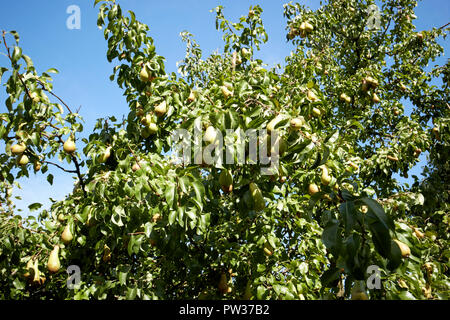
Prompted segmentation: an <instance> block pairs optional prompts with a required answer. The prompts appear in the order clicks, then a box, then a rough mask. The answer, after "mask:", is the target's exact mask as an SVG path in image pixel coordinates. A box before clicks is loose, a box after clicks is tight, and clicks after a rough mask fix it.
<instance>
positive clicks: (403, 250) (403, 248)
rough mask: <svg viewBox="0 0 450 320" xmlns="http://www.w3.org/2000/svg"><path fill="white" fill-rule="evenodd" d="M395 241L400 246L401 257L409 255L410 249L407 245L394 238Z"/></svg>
mask: <svg viewBox="0 0 450 320" xmlns="http://www.w3.org/2000/svg"><path fill="white" fill-rule="evenodd" d="M394 241H395V243H396V244H397V245H398V247H399V248H400V251H401V253H402V257H403V258H408V257H409V256H410V255H411V249H410V248H409V247H408V245H407V244H406V243H403V242H401V241H399V240H396V239H394Z"/></svg>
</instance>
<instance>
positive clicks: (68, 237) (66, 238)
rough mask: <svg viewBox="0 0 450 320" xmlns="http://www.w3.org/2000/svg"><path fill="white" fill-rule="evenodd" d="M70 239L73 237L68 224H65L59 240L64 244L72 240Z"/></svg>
mask: <svg viewBox="0 0 450 320" xmlns="http://www.w3.org/2000/svg"><path fill="white" fill-rule="evenodd" d="M72 239H73V235H72V232H71V231H70V226H69V225H66V227H65V228H64V231H63V233H62V234H61V240H62V242H63V243H64V244H68V243H70V242H71V241H72Z"/></svg>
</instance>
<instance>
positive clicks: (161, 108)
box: [155, 101, 167, 117]
mask: <svg viewBox="0 0 450 320" xmlns="http://www.w3.org/2000/svg"><path fill="white" fill-rule="evenodd" d="M166 112H167V103H166V101H163V102H162V103H161V104H159V105H157V106H156V108H155V113H156V115H157V116H158V117H162V116H163V115H165V114H166Z"/></svg>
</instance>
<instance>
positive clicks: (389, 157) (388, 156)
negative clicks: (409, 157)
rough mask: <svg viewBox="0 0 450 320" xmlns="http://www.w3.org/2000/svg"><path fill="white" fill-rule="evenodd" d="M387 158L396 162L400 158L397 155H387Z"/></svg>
mask: <svg viewBox="0 0 450 320" xmlns="http://www.w3.org/2000/svg"><path fill="white" fill-rule="evenodd" d="M386 158H388V159H389V160H391V161H394V162H397V161H398V158H397V157H396V156H390V155H387V156H386Z"/></svg>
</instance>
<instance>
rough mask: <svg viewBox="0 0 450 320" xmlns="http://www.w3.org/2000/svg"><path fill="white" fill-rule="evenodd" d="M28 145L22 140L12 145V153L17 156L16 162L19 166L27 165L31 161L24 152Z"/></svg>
mask: <svg viewBox="0 0 450 320" xmlns="http://www.w3.org/2000/svg"><path fill="white" fill-rule="evenodd" d="M26 149H27V146H26V145H25V143H23V142H20V143H17V144H14V145H12V146H11V153H12V154H14V155H15V156H16V163H17V165H19V166H25V165H27V164H28V162H30V159H29V158H28V156H27V155H26V154H24V152H25V150H26Z"/></svg>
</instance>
